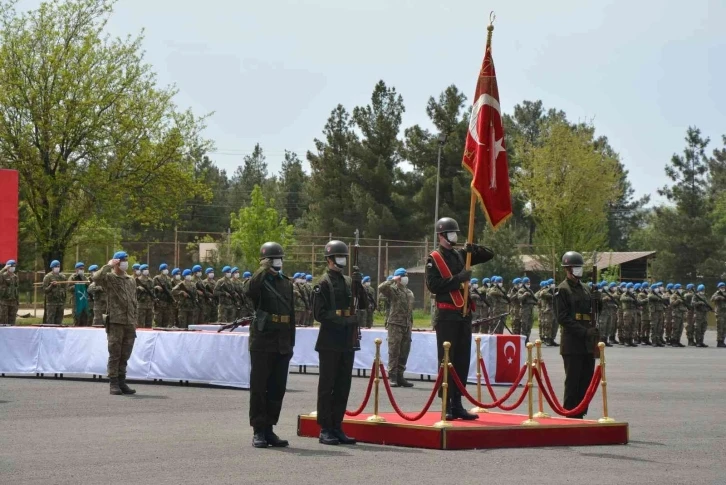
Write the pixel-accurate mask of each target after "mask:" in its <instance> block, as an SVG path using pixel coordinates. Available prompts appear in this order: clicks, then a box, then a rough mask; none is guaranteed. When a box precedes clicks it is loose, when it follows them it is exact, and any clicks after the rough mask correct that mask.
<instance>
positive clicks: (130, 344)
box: [93, 265, 138, 380]
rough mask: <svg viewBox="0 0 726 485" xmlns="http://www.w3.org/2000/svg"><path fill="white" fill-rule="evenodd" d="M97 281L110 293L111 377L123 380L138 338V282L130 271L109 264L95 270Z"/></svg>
mask: <svg viewBox="0 0 726 485" xmlns="http://www.w3.org/2000/svg"><path fill="white" fill-rule="evenodd" d="M93 281H94V282H95V283H96V285H98V286H100V287H102V288H103V290H104V292H105V294H106V295H107V297H108V320H109V324H108V327H107V328H106V334H107V337H108V370H107V373H108V377H109V378H119V380H122V379H125V378H126V366H127V364H128V361H129V357H131V352H132V351H133V349H134V341H135V340H136V320H137V318H138V317H137V312H136V310H137V302H136V283H135V282H134V278H132V277H131V276H129V275H127V274H126V273H122V274H120V275H118V274H116V273H114V272H113V268H112V267H111V266H109V265H105V266H104V267H103V268H101V269H100V270H98V271H97V272H96V273H94V275H93Z"/></svg>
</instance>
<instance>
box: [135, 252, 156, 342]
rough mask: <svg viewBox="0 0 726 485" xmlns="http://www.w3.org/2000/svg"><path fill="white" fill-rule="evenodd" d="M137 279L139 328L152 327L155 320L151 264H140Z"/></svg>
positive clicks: (154, 296)
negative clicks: (150, 275) (150, 274)
mask: <svg viewBox="0 0 726 485" xmlns="http://www.w3.org/2000/svg"><path fill="white" fill-rule="evenodd" d="M135 280H136V301H137V302H138V305H139V306H138V319H137V322H136V327H137V328H151V326H152V323H153V321H154V303H155V300H156V295H155V293H154V281H153V280H152V279H151V278H149V265H148V264H142V265H141V266H139V276H137V277H136V278H135Z"/></svg>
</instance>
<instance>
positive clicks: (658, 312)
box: [648, 281, 669, 347]
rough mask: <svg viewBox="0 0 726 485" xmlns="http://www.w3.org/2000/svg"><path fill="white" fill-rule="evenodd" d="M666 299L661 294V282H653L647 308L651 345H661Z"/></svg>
mask: <svg viewBox="0 0 726 485" xmlns="http://www.w3.org/2000/svg"><path fill="white" fill-rule="evenodd" d="M668 303H669V302H668V300H667V299H666V298H665V297H664V296H663V283H661V282H660V281H658V282H656V283H653V286H652V287H651V291H650V294H649V295H648V309H649V310H650V344H651V345H653V347H663V346H664V345H665V342H664V340H663V328H664V327H663V325H664V321H665V309H666V305H667V304H668Z"/></svg>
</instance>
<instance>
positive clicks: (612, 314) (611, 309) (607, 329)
mask: <svg viewBox="0 0 726 485" xmlns="http://www.w3.org/2000/svg"><path fill="white" fill-rule="evenodd" d="M600 298H601V299H602V306H601V308H602V311H601V312H600V315H598V321H597V326H598V330H599V331H600V340H601V341H603V342H607V341H608V338H609V337H610V335H611V334H612V333H613V332H614V329H615V325H616V322H615V321H616V320H617V318H618V309H619V308H620V304H619V299H618V297H617V296H616V295H613V294H612V292H611V291H610V290H603V291H601V292H600Z"/></svg>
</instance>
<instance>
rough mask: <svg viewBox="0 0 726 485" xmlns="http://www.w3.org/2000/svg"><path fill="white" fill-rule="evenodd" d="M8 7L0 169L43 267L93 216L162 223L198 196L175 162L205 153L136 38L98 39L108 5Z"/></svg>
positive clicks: (1, 32)
mask: <svg viewBox="0 0 726 485" xmlns="http://www.w3.org/2000/svg"><path fill="white" fill-rule="evenodd" d="M14 3H15V2H8V1H4V2H2V3H0V85H2V90H0V159H2V160H3V162H2V163H3V165H4V166H5V167H8V168H12V169H17V170H18V171H19V173H20V178H21V187H22V190H21V198H22V200H23V202H24V203H25V204H26V207H27V209H28V215H29V216H30V220H29V221H27V224H28V225H30V226H32V232H33V234H34V236H35V238H36V241H37V243H38V246H39V249H40V250H41V252H42V254H43V259H44V261H45V262H46V263H48V262H49V261H51V260H53V259H62V257H63V254H64V253H65V250H66V247H67V246H68V244H69V242H70V241H71V238H72V237H73V235H74V233H75V232H76V231H77V230H78V228H79V227H80V226H81V225H82V224H83V222H84V221H86V220H88V219H89V217H91V216H93V215H96V216H99V217H102V218H104V219H105V220H108V221H113V225H114V226H119V225H121V223H122V222H123V221H125V220H128V219H129V218H133V219H135V220H136V221H138V222H139V223H140V224H144V225H161V226H163V225H165V224H168V223H169V222H170V221H171V220H173V217H174V215H175V214H176V213H177V210H178V208H179V207H181V206H182V204H183V202H184V201H186V200H187V199H188V198H190V197H194V196H195V195H196V194H199V193H203V192H204V189H203V188H202V187H200V186H199V184H197V183H195V181H194V178H193V171H194V166H193V161H192V160H190V158H189V157H188V156H187V154H188V151H189V147H191V146H197V147H208V146H209V142H207V141H205V140H203V139H201V137H200V133H201V131H202V129H203V128H204V123H203V119H200V118H197V117H195V116H194V115H193V114H192V113H191V112H189V111H187V112H179V111H178V110H177V108H176V106H175V105H174V103H173V98H174V95H175V94H176V90H175V89H173V88H160V87H157V85H156V79H155V74H154V72H153V71H152V69H151V66H149V65H148V64H146V63H144V60H143V52H142V50H141V44H142V42H143V37H142V36H141V35H139V36H137V37H135V38H132V37H129V38H126V39H113V38H110V37H109V36H107V35H106V34H105V33H104V29H105V26H106V22H107V21H108V19H109V17H110V15H111V12H112V6H113V4H114V3H115V2H114V1H113V0H73V1H68V2H60V1H52V2H48V3H42V4H41V5H40V7H38V9H37V10H32V11H29V12H24V13H19V12H17V11H16V10H15V9H14ZM160 187H163V188H164V190H159V188H160ZM170 216H171V217H170Z"/></svg>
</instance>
